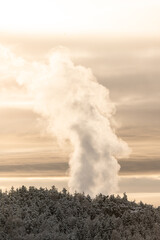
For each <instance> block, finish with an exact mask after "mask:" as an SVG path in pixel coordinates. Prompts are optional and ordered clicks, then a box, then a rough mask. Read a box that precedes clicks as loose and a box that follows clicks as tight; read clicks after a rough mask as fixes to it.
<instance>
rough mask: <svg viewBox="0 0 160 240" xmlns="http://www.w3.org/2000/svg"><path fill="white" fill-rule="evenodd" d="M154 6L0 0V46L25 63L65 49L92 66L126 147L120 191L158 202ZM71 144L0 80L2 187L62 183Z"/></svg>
mask: <svg viewBox="0 0 160 240" xmlns="http://www.w3.org/2000/svg"><path fill="white" fill-rule="evenodd" d="M159 12H160V2H159V1H158V0H134V1H131V0H121V1H119V0H112V1H109V0H99V1H98V0H92V1H90V0H87V1H73V0H68V1H65V0H59V1H51V0H45V1H43V0H39V1H37V0H32V1H30V0H28V1H25V0H23V1H22V0H21V1H20V0H14V1H9V0H6V1H0V44H1V45H3V46H5V47H7V48H9V49H10V50H11V51H12V52H14V53H15V54H16V55H17V56H21V57H23V58H25V59H27V60H28V61H41V62H43V61H45V58H46V56H47V55H48V54H49V53H50V51H51V49H53V48H56V47H57V46H64V47H66V48H68V49H69V51H70V55H71V57H72V60H73V62H74V63H75V64H80V65H83V66H85V67H88V68H91V69H92V71H93V73H94V75H95V76H96V78H97V80H98V82H99V83H101V84H102V85H104V86H105V87H107V88H108V89H109V91H110V98H111V100H112V101H113V102H114V103H115V105H116V113H115V115H114V120H115V121H116V125H117V129H116V133H117V135H118V136H119V137H121V138H122V139H123V140H125V141H126V142H127V143H128V144H129V146H130V147H131V149H132V153H131V155H130V157H128V158H127V159H120V160H119V163H120V165H121V169H120V172H119V178H120V181H119V186H120V188H119V192H127V193H130V196H131V197H132V198H136V199H137V200H139V199H140V198H141V199H142V200H143V199H144V201H148V202H151V203H154V204H160V201H159V202H158V196H159V194H160V192H159V186H160V159H159V156H160V121H159V119H160V101H159V99H160V80H159V78H160V68H159V64H160V34H159V31H160V30H159V29H160V15H159ZM71 152H72V146H71V145H70V143H69V142H66V143H65V144H64V145H63V146H61V147H60V146H59V145H58V143H57V141H56V138H54V137H53V136H51V134H49V133H48V132H47V130H46V122H45V121H44V120H43V119H42V118H41V116H40V115H39V114H37V113H35V112H34V111H33V108H32V102H31V99H30V98H29V97H28V95H27V94H26V92H25V89H24V88H23V87H20V86H19V85H18V84H16V83H15V81H14V80H13V79H12V78H10V77H8V78H6V80H5V81H3V79H2V77H1V80H0V182H1V188H3V189H5V188H8V187H9V186H11V185H14V186H20V185H21V184H22V183H24V184H26V185H30V184H32V185H36V186H41V185H42V186H48V187H49V186H51V185H53V184H56V185H57V186H58V187H62V186H65V187H66V186H67V181H68V160H69V155H70V153H71Z"/></svg>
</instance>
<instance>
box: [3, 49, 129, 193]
mask: <svg viewBox="0 0 160 240" xmlns="http://www.w3.org/2000/svg"><path fill="white" fill-rule="evenodd" d="M0 52H1V53H0V61H1V63H0V64H1V69H0V71H1V75H4V74H6V73H9V74H10V75H12V76H14V77H15V79H16V81H17V82H18V83H19V84H21V85H24V86H26V88H27V89H28V93H29V94H30V96H32V98H33V102H34V110H35V111H36V112H38V113H40V114H41V115H42V116H43V117H45V118H46V121H47V122H48V126H49V129H50V131H51V132H52V134H53V135H56V136H57V138H58V139H59V140H60V141H61V140H63V139H69V140H70V142H71V144H72V145H73V149H74V151H73V153H72V155H71V156H70V160H69V166H70V180H69V189H70V191H71V192H74V191H75V190H76V191H78V192H85V193H87V194H90V195H92V196H94V195H96V194H98V193H100V192H101V193H104V194H110V193H113V192H115V191H117V183H118V171H119V169H120V166H119V164H118V163H117V160H116V158H117V157H121V156H123V155H125V154H128V152H129V149H128V146H127V144H126V143H125V142H124V141H122V140H121V139H119V138H118V137H117V136H116V134H115V132H114V130H113V129H112V127H111V118H112V114H113V113H114V110H115V108H114V105H113V103H112V102H111V101H110V99H109V91H108V89H106V88H105V87H104V86H102V85H101V84H99V83H98V82H97V80H96V78H95V77H94V75H93V74H92V71H91V70H90V69H87V68H85V67H82V66H75V65H74V64H73V62H72V61H71V59H70V57H69V55H68V54H67V53H66V51H64V50H63V49H59V50H56V51H54V52H53V53H52V54H51V55H50V56H49V58H48V63H47V64H44V63H40V62H27V61H25V60H24V59H22V58H18V57H16V56H15V55H14V54H12V53H11V52H10V51H9V50H8V49H6V48H4V47H2V46H1V48H0Z"/></svg>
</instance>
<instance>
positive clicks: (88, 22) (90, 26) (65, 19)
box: [0, 0, 160, 35]
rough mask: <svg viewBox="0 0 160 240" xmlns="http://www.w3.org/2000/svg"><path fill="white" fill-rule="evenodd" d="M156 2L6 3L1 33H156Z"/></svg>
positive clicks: (159, 5) (0, 12) (0, 10)
mask: <svg viewBox="0 0 160 240" xmlns="http://www.w3.org/2000/svg"><path fill="white" fill-rule="evenodd" d="M159 11H160V2H159V1H158V0H152V1H151V0H134V1H133V0H121V1H119V0H100V1H98V0H87V1H85V0H82V1H75V0H68V1H65V0H28V1H26V0H23V1H22V0H14V1H10V0H6V1H1V2H0V30H1V31H4V32H6V31H9V32H12V33H16V32H21V33H24V32H29V33H32V34H33V33H37V32H39V33H43V34H44V33H50V34H51V33H56V34H57V33H63V34H64V33H69V34H74V33H76V34H82V33H87V34H91V33H92V34H98V33H101V34H113V35H119V34H120V35H121V34H126V35H134V34H139V35H149V34H154V35H158V34H159V21H160V16H159Z"/></svg>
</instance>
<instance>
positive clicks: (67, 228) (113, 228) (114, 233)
mask: <svg viewBox="0 0 160 240" xmlns="http://www.w3.org/2000/svg"><path fill="white" fill-rule="evenodd" d="M101 239H103V240H142V239H146V240H159V239H160V207H158V208H154V207H153V206H152V205H147V204H143V203H142V202H140V203H138V204H137V203H135V201H128V199H127V195H126V193H124V195H123V197H120V196H114V195H110V196H105V195H102V194H99V195H97V196H96V197H95V198H91V197H90V196H89V195H84V194H80V193H76V192H75V193H74V194H70V193H69V192H67V190H66V189H63V190H62V191H61V192H59V191H58V190H57V189H56V188H55V187H54V186H53V187H52V188H51V189H47V188H39V189H37V188H35V187H29V188H26V187H25V186H22V187H21V188H18V189H14V188H13V187H12V188H11V190H10V191H8V192H7V191H6V192H2V191H0V240H101Z"/></svg>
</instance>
